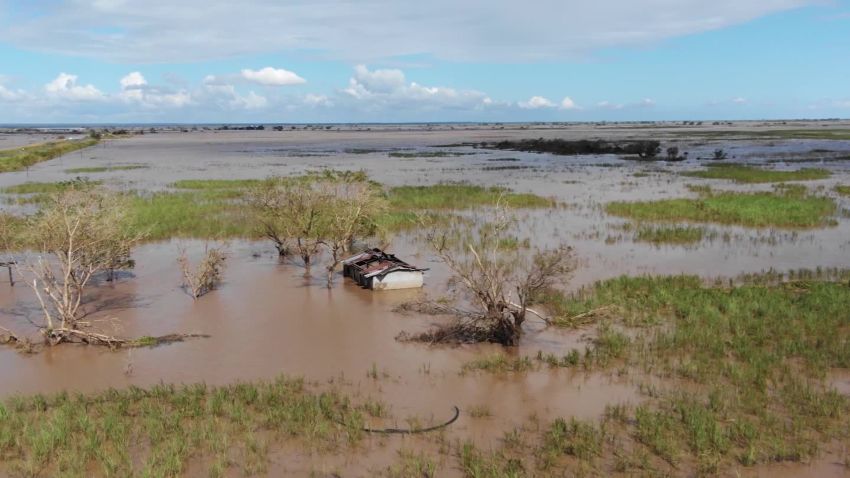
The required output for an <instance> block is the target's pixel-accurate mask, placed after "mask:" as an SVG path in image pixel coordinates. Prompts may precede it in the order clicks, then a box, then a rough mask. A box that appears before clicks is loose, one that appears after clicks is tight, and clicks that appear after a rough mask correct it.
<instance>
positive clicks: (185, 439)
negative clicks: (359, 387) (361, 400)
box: [0, 378, 363, 476]
mask: <svg viewBox="0 0 850 478" xmlns="http://www.w3.org/2000/svg"><path fill="white" fill-rule="evenodd" d="M362 426H363V418H362V413H361V412H360V411H359V410H358V409H357V408H356V407H353V406H352V405H351V404H350V402H349V400H348V398H347V397H344V396H342V395H340V394H338V393H336V392H326V393H316V392H312V391H310V390H308V389H307V388H306V386H305V385H304V383H303V381H301V380H291V379H286V378H280V379H277V380H275V381H273V382H258V383H250V384H249V383H246V384H238V385H231V386H226V387H220V388H212V387H207V386H205V385H190V386H180V387H177V386H172V385H159V386H155V387H153V388H150V389H140V388H135V387H132V388H130V389H127V390H109V391H106V392H103V393H100V394H96V395H90V396H84V395H70V394H66V393H62V394H58V395H51V396H43V395H36V396H33V397H26V398H20V397H19V398H13V399H10V400H7V401H6V402H5V403H4V404H2V405H0V461H2V463H3V465H2V468H3V469H4V471H6V472H8V473H10V474H12V475H14V476H60V475H61V476H182V475H184V474H185V473H187V472H188V471H187V465H188V463H189V462H190V461H191V462H192V463H196V464H200V466H201V467H202V469H203V470H204V473H205V474H208V475H209V476H222V475H228V476H229V475H231V474H234V473H235V474H240V475H245V476H250V475H257V474H265V472H266V467H267V465H268V463H269V456H268V455H269V453H268V448H269V446H270V445H272V444H275V443H282V442H284V441H285V442H287V443H297V444H298V447H299V448H303V449H305V450H313V451H327V452H331V453H332V452H333V451H334V450H338V449H340V448H344V447H348V446H353V445H355V444H356V443H357V442H359V441H360V440H361V438H362V436H363V432H362V431H361V430H360V427H362Z"/></svg>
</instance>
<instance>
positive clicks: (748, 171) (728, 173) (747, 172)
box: [682, 163, 832, 183]
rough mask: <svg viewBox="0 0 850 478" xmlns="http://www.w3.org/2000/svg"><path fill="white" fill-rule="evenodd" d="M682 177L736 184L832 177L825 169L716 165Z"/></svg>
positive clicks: (687, 173)
mask: <svg viewBox="0 0 850 478" xmlns="http://www.w3.org/2000/svg"><path fill="white" fill-rule="evenodd" d="M682 175H683V176H688V177H692V178H703V179H730V180H732V181H735V182H736V183H777V182H783V181H812V180H816V179H826V178H828V177H830V176H831V175H832V173H830V172H829V171H827V170H826V169H814V168H804V169H798V170H796V171H773V170H769V169H761V168H756V167H752V166H745V165H742V164H723V163H720V164H716V165H713V167H710V168H708V169H706V170H704V171H691V172H686V173H682Z"/></svg>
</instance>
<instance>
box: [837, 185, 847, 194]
mask: <svg viewBox="0 0 850 478" xmlns="http://www.w3.org/2000/svg"><path fill="white" fill-rule="evenodd" d="M835 192H837V193H838V194H840V195H841V196H850V186H835Z"/></svg>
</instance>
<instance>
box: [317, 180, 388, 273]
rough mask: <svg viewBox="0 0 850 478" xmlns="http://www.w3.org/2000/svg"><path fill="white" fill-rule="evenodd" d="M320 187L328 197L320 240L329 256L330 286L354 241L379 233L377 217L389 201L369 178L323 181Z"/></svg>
mask: <svg viewBox="0 0 850 478" xmlns="http://www.w3.org/2000/svg"><path fill="white" fill-rule="evenodd" d="M319 187H320V189H321V190H322V191H323V196H324V197H325V198H326V201H325V208H324V217H323V219H322V221H321V222H322V234H321V237H322V239H321V241H320V242H321V244H323V245H324V246H325V248H326V249H327V250H328V253H329V255H330V259H329V260H328V265H327V273H328V288H331V286H332V285H333V277H334V272H335V271H336V269H337V267H338V266H339V263H340V262H341V261H342V259H343V258H344V255H345V254H347V253H348V252H349V251H350V250H351V247H352V246H353V244H354V241H355V240H356V239H358V238H365V237H369V236H373V235H375V234H376V233H377V232H378V226H377V223H376V219H377V217H378V216H379V215H380V214H381V213H383V212H384V211H385V210H386V207H387V204H386V200H385V199H384V198H383V196H382V194H381V193H380V191H378V190H376V188H375V187H374V185H372V184H370V183H368V182H366V181H361V180H357V179H354V180H341V181H324V182H322V183H320V184H319Z"/></svg>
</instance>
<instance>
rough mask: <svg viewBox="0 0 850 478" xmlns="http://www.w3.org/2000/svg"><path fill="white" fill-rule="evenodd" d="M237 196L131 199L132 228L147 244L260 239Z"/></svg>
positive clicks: (161, 195) (184, 194)
mask: <svg viewBox="0 0 850 478" xmlns="http://www.w3.org/2000/svg"><path fill="white" fill-rule="evenodd" d="M239 198H240V194H238V193H231V192H229V191H227V190H224V191H222V190H207V191H204V190H199V191H191V192H161V193H155V194H151V195H134V194H131V195H130V209H131V213H130V216H131V217H132V221H131V228H132V230H133V231H135V232H142V233H145V234H146V235H145V237H146V239H148V240H166V239H170V238H173V237H184V238H201V239H228V238H248V239H258V238H260V237H261V234H260V233H259V229H258V228H257V225H256V224H255V222H254V220H253V218H252V216H251V212H250V211H249V209H248V207H247V206H246V205H245V204H244V203H242V202H241V201H240V199H239Z"/></svg>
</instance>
